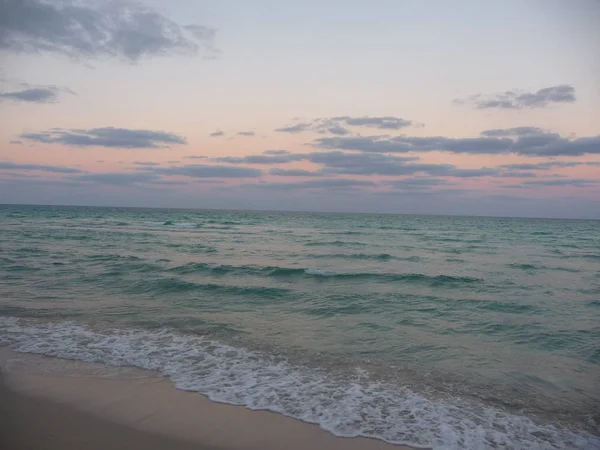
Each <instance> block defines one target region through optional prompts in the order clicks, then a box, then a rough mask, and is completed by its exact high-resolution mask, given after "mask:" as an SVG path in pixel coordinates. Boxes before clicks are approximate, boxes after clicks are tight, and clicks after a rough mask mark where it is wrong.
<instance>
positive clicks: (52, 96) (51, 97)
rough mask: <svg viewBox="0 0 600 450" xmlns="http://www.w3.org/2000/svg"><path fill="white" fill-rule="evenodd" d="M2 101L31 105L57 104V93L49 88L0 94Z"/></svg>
mask: <svg viewBox="0 0 600 450" xmlns="http://www.w3.org/2000/svg"><path fill="white" fill-rule="evenodd" d="M0 99H2V100H13V101H17V102H29V103H55V102H56V91H54V90H52V89H48V88H31V89H23V90H21V91H14V92H2V93H0Z"/></svg>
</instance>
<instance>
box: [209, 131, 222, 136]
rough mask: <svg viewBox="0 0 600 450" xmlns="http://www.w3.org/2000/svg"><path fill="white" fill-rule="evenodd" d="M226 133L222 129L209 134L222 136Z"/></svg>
mask: <svg viewBox="0 0 600 450" xmlns="http://www.w3.org/2000/svg"><path fill="white" fill-rule="evenodd" d="M224 135H225V133H223V132H222V131H213V132H212V133H210V134H209V136H210V137H220V136H224Z"/></svg>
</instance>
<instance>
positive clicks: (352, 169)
mask: <svg viewBox="0 0 600 450" xmlns="http://www.w3.org/2000/svg"><path fill="white" fill-rule="evenodd" d="M212 160H213V161H216V162H221V163H228V164H264V165H269V164H287V163H291V162H295V161H309V162H311V163H313V164H318V165H321V166H322V169H321V170H320V171H319V172H309V171H307V172H305V173H306V176H309V175H308V174H311V175H310V176H316V175H315V174H316V173H323V174H330V175H334V174H335V175H389V176H393V175H414V174H417V173H425V174H429V175H435V176H447V177H456V178H471V177H482V176H493V175H497V174H499V173H500V172H501V171H500V169H497V168H488V167H483V168H478V169H461V168H458V167H455V166H453V165H451V164H424V163H414V162H415V161H418V160H419V158H418V157H415V156H393V155H385V154H381V153H346V152H341V151H330V152H312V153H280V154H274V155H273V154H269V155H265V154H262V155H248V156H223V157H218V158H212ZM409 163H410V164H409ZM275 172H278V174H279V175H282V176H286V175H289V174H290V171H283V170H282V169H277V170H275ZM275 172H273V171H271V172H270V173H271V174H276V173H275ZM292 173H293V172H292ZM289 176H304V175H289Z"/></svg>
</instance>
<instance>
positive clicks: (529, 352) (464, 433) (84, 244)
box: [0, 205, 600, 449]
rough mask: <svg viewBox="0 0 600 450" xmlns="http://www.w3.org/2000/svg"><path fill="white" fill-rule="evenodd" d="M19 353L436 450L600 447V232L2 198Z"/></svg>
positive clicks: (570, 226) (516, 223) (555, 223)
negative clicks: (126, 373)
mask: <svg viewBox="0 0 600 450" xmlns="http://www.w3.org/2000/svg"><path fill="white" fill-rule="evenodd" d="M0 345H4V346H8V347H11V348H12V349H14V350H17V351H20V352H29V353H36V354H43V355H48V356H55V357H61V358H68V359H74V360H82V361H90V362H100V363H104V364H107V365H116V366H134V367H140V368H144V369H150V370H156V371H159V372H161V373H162V374H164V375H165V376H166V377H169V378H170V379H171V380H172V382H173V383H174V384H175V385H176V386H177V387H178V388H179V389H184V390H189V391H197V392H200V393H202V394H204V395H206V396H207V397H208V398H210V399H212V400H214V401H217V402H224V403H229V404H234V405H243V406H245V407H247V408H250V409H264V410H271V411H275V412H278V413H281V414H285V415H288V416H291V417H294V418H297V419H300V420H303V421H306V422H311V423H316V424H318V425H320V426H321V427H322V428H324V429H325V430H327V431H329V432H331V433H333V434H335V435H338V436H367V437H374V438H377V439H382V440H385V441H387V442H390V443H399V444H406V445H411V446H414V447H422V448H433V449H599V448H600V431H599V427H600V222H599V221H592V220H589V221H586V220H550V219H514V218H490V217H441V216H439V217H438V216H409V215H373V214H322V213H297V212H255V211H215V210H181V209H141V208H100V207H59V206H22V205H3V206H0Z"/></svg>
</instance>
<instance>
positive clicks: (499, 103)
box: [454, 84, 576, 109]
mask: <svg viewBox="0 0 600 450" xmlns="http://www.w3.org/2000/svg"><path fill="white" fill-rule="evenodd" d="M575 100H576V99H575V88H574V87H573V86H570V85H568V84H560V85H557V86H550V87H547V88H543V89H540V90H538V91H535V92H524V91H516V90H515V91H505V92H502V93H499V94H492V95H487V96H484V95H481V94H476V95H472V96H470V97H468V98H466V99H457V100H455V101H454V103H455V104H459V105H462V104H469V105H472V106H474V107H475V108H477V109H532V108H546V107H548V106H550V105H551V104H553V103H573V102H575Z"/></svg>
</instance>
